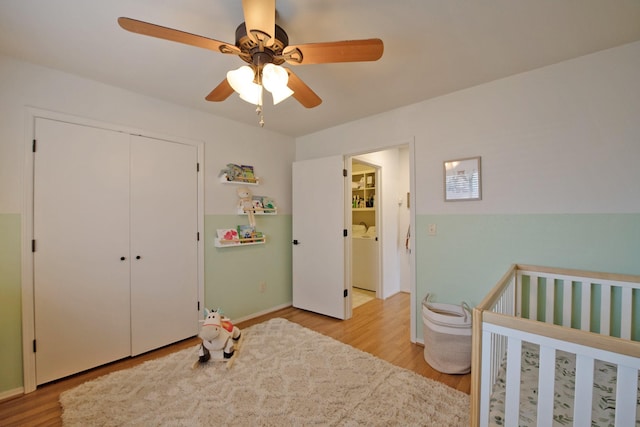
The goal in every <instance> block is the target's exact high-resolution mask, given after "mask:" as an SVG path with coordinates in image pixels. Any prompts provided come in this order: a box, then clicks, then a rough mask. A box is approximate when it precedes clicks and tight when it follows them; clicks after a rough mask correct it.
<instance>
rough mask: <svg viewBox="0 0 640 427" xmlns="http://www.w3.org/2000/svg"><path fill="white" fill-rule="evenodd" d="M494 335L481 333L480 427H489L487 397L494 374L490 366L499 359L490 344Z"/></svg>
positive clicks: (485, 332)
mask: <svg viewBox="0 0 640 427" xmlns="http://www.w3.org/2000/svg"><path fill="white" fill-rule="evenodd" d="M495 336H496V335H494V334H492V333H491V332H487V331H483V332H482V365H481V368H480V369H481V370H482V372H481V374H480V375H481V378H482V381H481V382H480V389H481V390H480V427H487V426H488V425H489V397H490V396H491V387H492V386H493V383H494V381H495V373H494V372H493V369H492V365H493V359H494V358H498V357H500V356H499V354H500V353H497V352H496V351H495V348H494V346H495V344H494V343H492V341H493V340H492V337H495Z"/></svg>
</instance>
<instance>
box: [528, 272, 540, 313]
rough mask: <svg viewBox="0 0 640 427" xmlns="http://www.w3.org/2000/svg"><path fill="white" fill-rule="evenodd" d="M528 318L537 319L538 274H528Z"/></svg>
mask: <svg viewBox="0 0 640 427" xmlns="http://www.w3.org/2000/svg"><path fill="white" fill-rule="evenodd" d="M529 319H531V320H538V276H534V275H531V276H529Z"/></svg>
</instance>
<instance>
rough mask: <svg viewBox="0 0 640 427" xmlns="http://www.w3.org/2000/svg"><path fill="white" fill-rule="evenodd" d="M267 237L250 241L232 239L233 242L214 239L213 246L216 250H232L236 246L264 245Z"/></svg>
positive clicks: (263, 236)
mask: <svg viewBox="0 0 640 427" xmlns="http://www.w3.org/2000/svg"><path fill="white" fill-rule="evenodd" d="M266 238H267V236H265V235H264V234H263V235H262V237H256V238H252V239H233V240H225V239H219V238H217V237H216V238H215V239H214V241H213V245H214V246H215V247H216V248H232V247H237V246H252V245H264V244H265V241H266Z"/></svg>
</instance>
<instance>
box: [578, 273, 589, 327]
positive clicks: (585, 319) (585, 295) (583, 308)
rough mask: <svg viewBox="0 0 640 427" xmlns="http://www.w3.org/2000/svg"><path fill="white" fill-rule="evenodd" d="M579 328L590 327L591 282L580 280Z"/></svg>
mask: <svg viewBox="0 0 640 427" xmlns="http://www.w3.org/2000/svg"><path fill="white" fill-rule="evenodd" d="M580 329H582V330H583V331H589V330H590V329H591V283H589V282H586V281H583V282H582V299H581V302H580Z"/></svg>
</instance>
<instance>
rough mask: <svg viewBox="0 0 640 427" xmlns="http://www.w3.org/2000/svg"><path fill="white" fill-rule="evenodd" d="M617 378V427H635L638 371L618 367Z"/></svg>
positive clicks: (626, 367)
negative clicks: (633, 426)
mask: <svg viewBox="0 0 640 427" xmlns="http://www.w3.org/2000/svg"><path fill="white" fill-rule="evenodd" d="M617 378H618V380H617V385H616V422H615V427H623V426H632V425H635V422H636V404H637V403H636V399H637V394H638V370H637V369H633V368H630V367H628V366H622V365H618V377H617Z"/></svg>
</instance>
